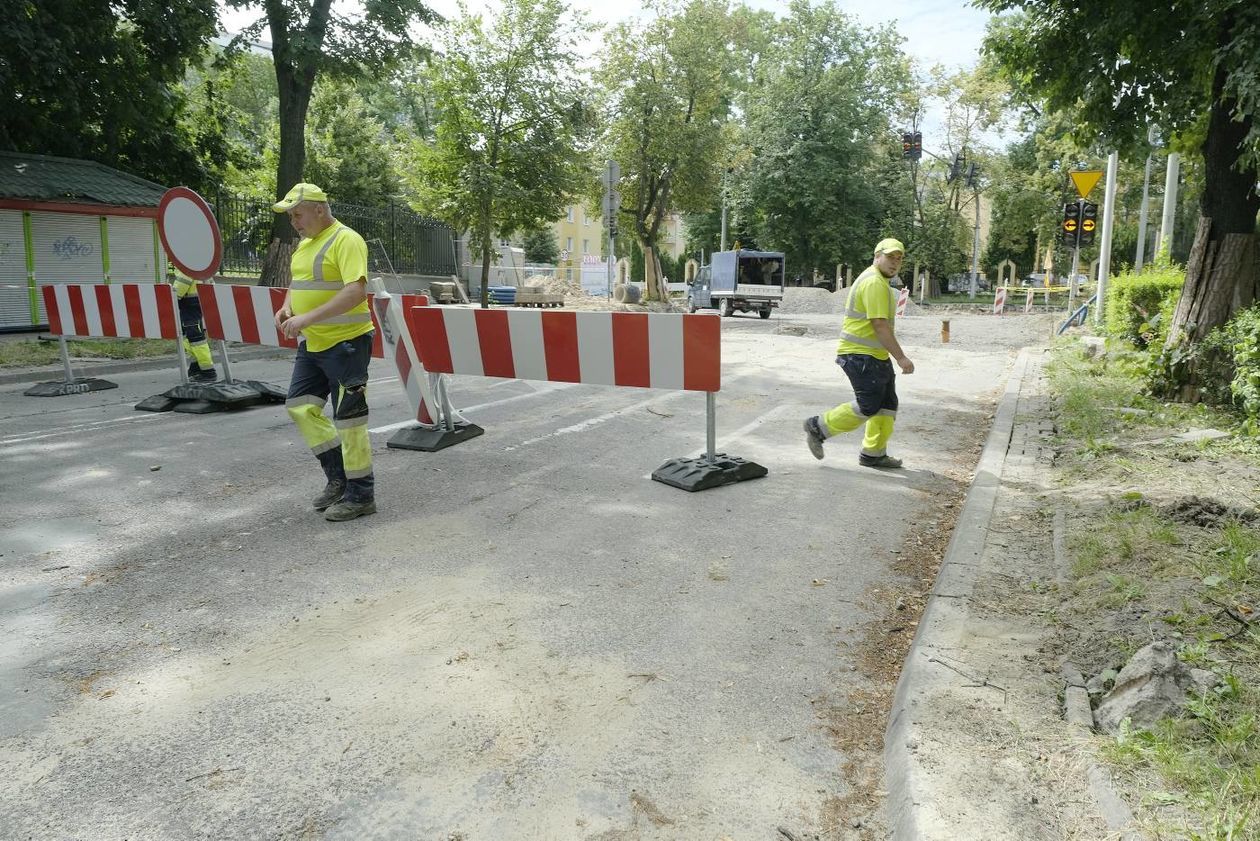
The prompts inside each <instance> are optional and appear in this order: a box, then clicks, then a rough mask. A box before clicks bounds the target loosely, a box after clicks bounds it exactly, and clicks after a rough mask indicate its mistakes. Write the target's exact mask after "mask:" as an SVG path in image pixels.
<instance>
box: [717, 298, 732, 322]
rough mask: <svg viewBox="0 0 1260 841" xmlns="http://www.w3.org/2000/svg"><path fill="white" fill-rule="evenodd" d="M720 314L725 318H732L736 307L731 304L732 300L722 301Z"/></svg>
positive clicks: (725, 299)
mask: <svg viewBox="0 0 1260 841" xmlns="http://www.w3.org/2000/svg"><path fill="white" fill-rule="evenodd" d="M718 312H720V313H721V314H722V317H723V318H730V317H731V314H732V313H734V312H735V305H734V304H733V303H732V302H731V299H730V298H723V299H722V306H721V307H720V308H719V309H718Z"/></svg>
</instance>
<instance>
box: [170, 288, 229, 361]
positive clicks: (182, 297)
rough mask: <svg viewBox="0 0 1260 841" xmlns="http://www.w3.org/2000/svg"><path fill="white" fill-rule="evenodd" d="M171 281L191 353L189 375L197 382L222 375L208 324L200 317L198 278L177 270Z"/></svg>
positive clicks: (185, 343) (187, 349) (185, 345)
mask: <svg viewBox="0 0 1260 841" xmlns="http://www.w3.org/2000/svg"><path fill="white" fill-rule="evenodd" d="M172 285H173V286H174V287H175V300H176V302H177V303H178V304H179V326H180V330H181V332H183V334H184V350H185V351H187V352H188V355H189V356H191V357H192V362H189V363H188V379H190V380H192V381H193V382H195V383H212V382H215V381H216V380H218V379H219V372H218V371H216V370H214V359H213V358H211V356H210V342H208V341H206V327H205V324H204V323H203V322H202V318H201V299H200V298H199V297H197V281H195V280H192V279H191V278H187V277H184V276H183V275H182V274H176V275H175V278H174V281H173V282H172Z"/></svg>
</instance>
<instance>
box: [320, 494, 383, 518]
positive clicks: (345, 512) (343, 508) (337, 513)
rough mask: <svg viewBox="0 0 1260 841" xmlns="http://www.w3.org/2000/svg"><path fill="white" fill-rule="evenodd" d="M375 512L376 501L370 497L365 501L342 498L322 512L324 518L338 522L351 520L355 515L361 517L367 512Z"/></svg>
mask: <svg viewBox="0 0 1260 841" xmlns="http://www.w3.org/2000/svg"><path fill="white" fill-rule="evenodd" d="M375 513H376V503H375V502H373V501H372V500H370V499H369V500H368V501H367V502H349V501H347V500H344V499H343V500H342V501H341V502H338V503H337V504H336V505H334V506H332V507H331V508H329V509H328V510H327V511H325V512H324V519H325V520H332V521H333V522H334V523H340V522H344V521H345V520H353V519H354V518H355V517H363V516H365V515H367V514H375Z"/></svg>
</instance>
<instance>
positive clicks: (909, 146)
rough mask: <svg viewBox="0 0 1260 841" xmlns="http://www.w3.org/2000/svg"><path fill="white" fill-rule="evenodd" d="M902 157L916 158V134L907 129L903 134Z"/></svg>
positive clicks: (906, 159)
mask: <svg viewBox="0 0 1260 841" xmlns="http://www.w3.org/2000/svg"><path fill="white" fill-rule="evenodd" d="M901 159H902V160H905V161H911V160H914V134H913V133H912V132H908V131H906V132H902V134H901Z"/></svg>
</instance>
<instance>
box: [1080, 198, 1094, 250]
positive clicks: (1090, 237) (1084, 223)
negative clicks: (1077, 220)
mask: <svg viewBox="0 0 1260 841" xmlns="http://www.w3.org/2000/svg"><path fill="white" fill-rule="evenodd" d="M1097 230H1098V205H1096V204H1094V203H1093V202H1092V201H1087V202H1081V236H1080V239H1078V240H1077V242H1078V243H1080V244H1081V245H1090V244H1091V243H1093V241H1094V232H1095V231H1097Z"/></svg>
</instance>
